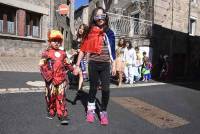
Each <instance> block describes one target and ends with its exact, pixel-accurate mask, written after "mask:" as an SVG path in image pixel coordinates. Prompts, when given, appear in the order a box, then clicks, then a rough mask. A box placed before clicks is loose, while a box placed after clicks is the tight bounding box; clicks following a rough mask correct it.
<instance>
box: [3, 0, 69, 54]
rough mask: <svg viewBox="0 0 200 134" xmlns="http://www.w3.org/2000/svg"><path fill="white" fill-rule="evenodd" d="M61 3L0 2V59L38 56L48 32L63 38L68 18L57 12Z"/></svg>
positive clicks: (37, 0)
mask: <svg viewBox="0 0 200 134" xmlns="http://www.w3.org/2000/svg"><path fill="white" fill-rule="evenodd" d="M61 3H63V4H66V0H59V1H58V0H55V1H51V0H6V1H4V0H0V56H23V57H38V56H40V53H41V51H42V50H43V49H45V48H46V47H47V32H48V30H50V29H59V30H61V31H62V32H63V34H64V35H65V37H66V34H68V32H67V30H68V29H67V28H68V27H67V26H68V25H67V19H66V18H67V17H66V16H60V15H59V14H58V13H57V12H56V10H57V9H58V6H59V4H61ZM68 31H69V30H68ZM66 41H67V40H66V38H65V42H64V44H67V42H66Z"/></svg>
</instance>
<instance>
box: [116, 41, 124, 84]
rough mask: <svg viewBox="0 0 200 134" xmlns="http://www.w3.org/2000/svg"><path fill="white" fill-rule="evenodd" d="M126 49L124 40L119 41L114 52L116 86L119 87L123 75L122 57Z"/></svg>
mask: <svg viewBox="0 0 200 134" xmlns="http://www.w3.org/2000/svg"><path fill="white" fill-rule="evenodd" d="M125 47H126V41H125V39H124V38H120V39H119V43H118V48H117V50H116V71H117V75H118V86H121V84H122V79H123V78H122V77H123V73H124V66H125V64H124V62H123V56H124V50H125Z"/></svg>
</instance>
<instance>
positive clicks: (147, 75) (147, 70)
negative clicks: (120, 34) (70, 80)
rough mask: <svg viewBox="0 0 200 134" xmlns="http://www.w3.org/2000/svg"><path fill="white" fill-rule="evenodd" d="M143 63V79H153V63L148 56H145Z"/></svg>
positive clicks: (146, 80)
mask: <svg viewBox="0 0 200 134" xmlns="http://www.w3.org/2000/svg"><path fill="white" fill-rule="evenodd" d="M143 60H144V61H143V65H142V71H141V72H142V74H143V80H142V81H145V82H148V81H149V80H150V79H151V69H152V64H151V62H150V61H149V58H148V57H144V58H143Z"/></svg>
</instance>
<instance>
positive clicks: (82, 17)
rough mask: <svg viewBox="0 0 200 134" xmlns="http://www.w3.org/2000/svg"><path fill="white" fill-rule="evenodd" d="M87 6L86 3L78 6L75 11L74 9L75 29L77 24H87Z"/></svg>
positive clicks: (77, 26)
mask: <svg viewBox="0 0 200 134" xmlns="http://www.w3.org/2000/svg"><path fill="white" fill-rule="evenodd" d="M88 13H89V7H88V5H84V6H81V7H79V8H78V9H77V10H76V11H75V17H74V19H75V29H76V31H77V29H78V28H79V26H80V25H81V24H86V25H88V24H89V15H88Z"/></svg>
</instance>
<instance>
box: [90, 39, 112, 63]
mask: <svg viewBox="0 0 200 134" xmlns="http://www.w3.org/2000/svg"><path fill="white" fill-rule="evenodd" d="M89 60H90V61H98V62H110V55H109V50H108V45H107V44H106V43H105V42H104V45H103V46H102V50H101V53H100V54H96V53H91V54H90V57H89Z"/></svg>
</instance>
